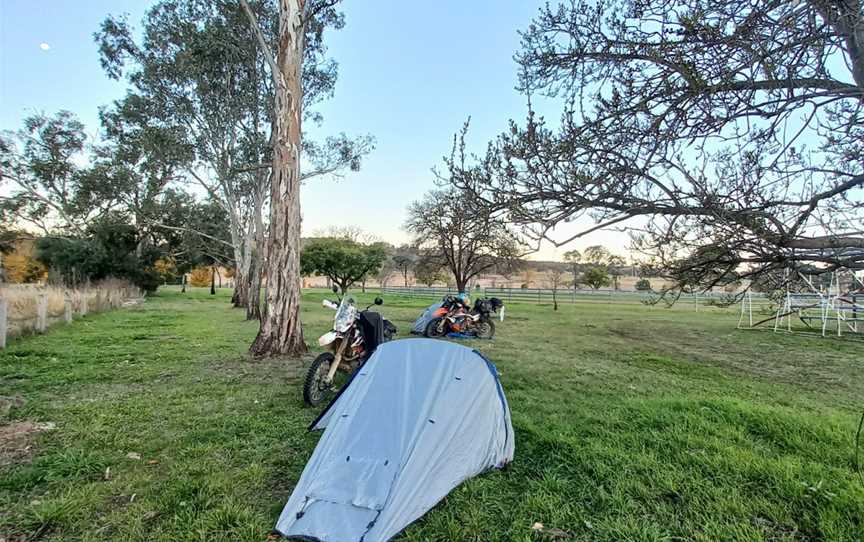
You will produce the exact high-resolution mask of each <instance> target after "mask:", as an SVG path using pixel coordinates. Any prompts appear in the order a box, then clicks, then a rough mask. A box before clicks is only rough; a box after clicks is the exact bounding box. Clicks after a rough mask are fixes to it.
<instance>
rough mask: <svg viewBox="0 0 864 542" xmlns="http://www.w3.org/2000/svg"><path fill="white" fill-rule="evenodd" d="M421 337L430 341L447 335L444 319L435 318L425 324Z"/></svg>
mask: <svg viewBox="0 0 864 542" xmlns="http://www.w3.org/2000/svg"><path fill="white" fill-rule="evenodd" d="M423 335H425V336H427V337H429V338H430V339H435V338H437V337H443V336H444V335H447V321H446V320H445V319H444V318H435V319H434V320H432V321H431V322H429V323H428V324H426V329H425V330H424V332H423Z"/></svg>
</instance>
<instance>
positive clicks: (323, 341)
mask: <svg viewBox="0 0 864 542" xmlns="http://www.w3.org/2000/svg"><path fill="white" fill-rule="evenodd" d="M338 338H339V336H338V335H337V333H336V332H335V331H328V332H327V333H325V334H324V335H321V336H320V337H318V346H327V345H328V344H330V343H332V342H333V341H335V340H336V339H338Z"/></svg>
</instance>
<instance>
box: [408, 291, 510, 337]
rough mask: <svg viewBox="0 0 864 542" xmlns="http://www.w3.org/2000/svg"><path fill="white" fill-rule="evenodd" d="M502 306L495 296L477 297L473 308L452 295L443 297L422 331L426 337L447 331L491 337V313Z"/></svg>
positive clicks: (492, 333)
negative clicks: (442, 300) (441, 303)
mask: <svg viewBox="0 0 864 542" xmlns="http://www.w3.org/2000/svg"><path fill="white" fill-rule="evenodd" d="M503 306H504V303H503V302H502V301H501V300H500V299H498V298H497V297H492V298H489V299H478V300H477V301H476V302H475V303H474V308H469V307H468V306H467V305H465V304H464V303H463V302H462V301H460V300H459V299H456V298H452V296H448V297H447V298H445V299H444V304H443V305H442V306H441V308H440V309H438V310H437V311H436V312H435V314H434V315H433V316H434V317H433V319H432V320H431V321H430V322H429V323H428V324H427V325H426V331H425V333H424V335H425V336H427V337H433V338H434V337H443V336H445V335H447V334H448V333H461V334H463V335H469V336H473V337H477V338H478V339H491V338H492V337H494V336H495V323H494V322H493V321H492V315H493V314H495V313H496V312H498V310H499V309H500V308H501V307H503Z"/></svg>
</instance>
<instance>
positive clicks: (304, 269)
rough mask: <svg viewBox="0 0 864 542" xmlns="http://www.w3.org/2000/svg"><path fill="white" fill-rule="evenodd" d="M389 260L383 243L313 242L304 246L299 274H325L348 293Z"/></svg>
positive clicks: (343, 240)
mask: <svg viewBox="0 0 864 542" xmlns="http://www.w3.org/2000/svg"><path fill="white" fill-rule="evenodd" d="M386 257H387V252H386V251H385V249H384V246H383V245H382V244H381V243H375V244H372V245H363V244H360V243H357V242H355V241H351V240H349V239H333V238H321V239H314V240H312V241H309V242H308V243H307V244H306V246H305V247H303V252H302V253H301V255H300V272H301V273H302V274H303V275H306V276H308V275H316V274H317V275H324V276H326V277H327V278H329V279H330V280H331V281H332V282H333V284H335V285H336V286H338V287H339V290H340V291H341V292H342V294H345V292H347V291H348V288H350V287H351V285H353V284H354V283H355V282H357V281H359V280H363V279H364V278H365V277H367V276H369V275H374V274H375V273H377V272H378V270H379V269H381V264H383V263H384V259H385V258H386Z"/></svg>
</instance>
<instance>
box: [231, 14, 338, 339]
mask: <svg viewBox="0 0 864 542" xmlns="http://www.w3.org/2000/svg"><path fill="white" fill-rule="evenodd" d="M240 3H241V5H242V6H243V9H244V11H245V12H246V15H247V16H248V19H249V26H250V28H251V29H252V30H253V31H254V33H255V36H256V38H257V40H258V45H259V47H260V50H261V51H262V53H263V54H264V57H265V59H266V61H267V64H268V66H269V70H270V77H271V79H272V88H273V118H274V122H273V131H272V137H271V143H272V168H271V182H270V230H269V235H268V238H267V265H266V276H267V290H266V304H265V310H264V313H263V314H262V315H261V327H260V329H259V331H258V335H257V336H256V337H255V340H254V342H253V343H252V346H251V347H250V352H251V353H252V354H253V355H279V354H288V355H292V356H296V355H299V354H302V353H303V352H305V351H306V343H305V342H304V341H303V329H302V327H301V324H300V183H301V181H302V175H301V170H300V160H301V149H302V148H303V131H302V120H303V118H304V116H305V115H306V114H308V111H309V109H308V105H309V104H310V103H311V102H314V100H315V99H316V98H319V97H320V95H321V94H320V92H318V93H316V92H315V89H316V88H319V89H320V88H326V89H332V86H333V82H334V81H335V63H333V62H332V61H330V62H326V61H323V60H322V59H323V58H324V56H325V53H326V49H325V47H324V41H323V36H324V31H325V29H326V28H328V27H335V28H341V27H342V26H343V25H344V19H343V16H342V14H341V13H339V12H338V11H337V10H336V9H335V8H336V5H337V4H338V3H339V0H309V1H304V0H280V1H279V11H278V32H277V33H276V36H277V39H276V40H275V41H272V40H268V39H267V34H266V33H265V29H266V28H267V24H266V21H265V22H263V23H262V20H261V18H260V17H259V16H258V14H256V12H255V10H254V9H253V8H252V6H251V5H250V3H249V2H248V1H247V0H240ZM274 45H275V46H274ZM322 62H323V64H322ZM322 65H323V66H325V67H330V68H332V69H331V70H327V69H325V70H321V69H320V66H322ZM309 74H316V75H317V74H321V75H323V76H324V77H323V78H320V77H312V76H310V75H309ZM307 81H309V82H310V83H313V84H305V83H306V82H307ZM316 85H317V87H316Z"/></svg>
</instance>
